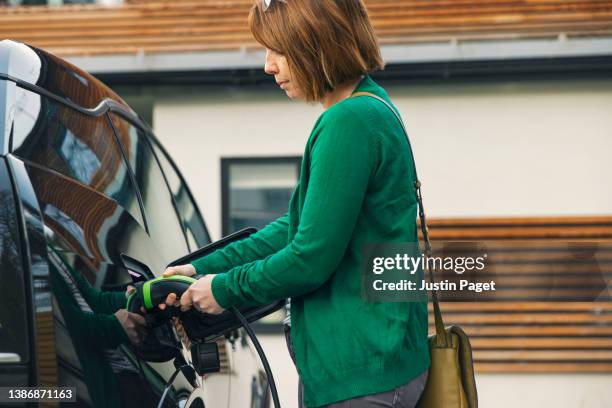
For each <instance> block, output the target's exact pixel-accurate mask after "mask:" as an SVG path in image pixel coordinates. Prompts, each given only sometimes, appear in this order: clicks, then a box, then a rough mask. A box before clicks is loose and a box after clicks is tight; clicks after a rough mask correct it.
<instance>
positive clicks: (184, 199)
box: [152, 142, 210, 251]
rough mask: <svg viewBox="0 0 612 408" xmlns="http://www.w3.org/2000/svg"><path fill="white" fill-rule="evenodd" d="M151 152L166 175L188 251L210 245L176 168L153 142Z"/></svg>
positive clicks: (205, 231) (193, 203) (203, 226)
mask: <svg viewBox="0 0 612 408" xmlns="http://www.w3.org/2000/svg"><path fill="white" fill-rule="evenodd" d="M152 145H153V150H155V154H156V155H157V158H158V160H159V164H160V165H161V168H162V170H163V172H164V174H165V175H166V180H167V181H168V187H169V188H170V192H171V193H172V197H173V198H174V202H175V203H176V208H177V210H178V213H179V218H180V219H181V223H182V225H183V229H184V230H185V233H186V235H187V243H188V244H189V249H190V251H195V250H196V249H198V248H201V247H203V246H205V245H207V244H209V243H210V236H209V235H208V231H207V230H206V225H205V224H204V220H203V219H202V215H201V214H200V211H199V210H198V207H197V205H196V203H195V202H194V201H193V197H192V195H191V192H190V191H189V189H188V188H187V185H186V184H185V182H184V181H183V178H182V177H181V176H180V174H179V172H178V170H177V169H176V167H175V166H174V165H173V164H172V162H171V160H170V158H169V157H168V156H167V155H166V153H165V152H164V151H163V150H162V148H161V147H160V146H159V145H158V144H157V142H153V143H152Z"/></svg>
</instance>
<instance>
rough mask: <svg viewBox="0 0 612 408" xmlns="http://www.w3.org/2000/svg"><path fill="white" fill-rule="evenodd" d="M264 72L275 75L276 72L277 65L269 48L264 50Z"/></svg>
mask: <svg viewBox="0 0 612 408" xmlns="http://www.w3.org/2000/svg"><path fill="white" fill-rule="evenodd" d="M264 72H265V73H266V74H268V75H276V74H277V73H278V65H277V64H276V60H275V59H274V56H273V55H272V53H271V52H270V50H266V63H265V65H264Z"/></svg>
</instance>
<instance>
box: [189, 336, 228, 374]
mask: <svg viewBox="0 0 612 408" xmlns="http://www.w3.org/2000/svg"><path fill="white" fill-rule="evenodd" d="M191 363H192V364H193V368H194V369H195V370H196V372H197V373H198V375H204V374H207V373H216V372H219V371H220V370H221V361H220V360H219V345H218V344H217V343H216V342H211V343H194V344H193V345H192V346H191Z"/></svg>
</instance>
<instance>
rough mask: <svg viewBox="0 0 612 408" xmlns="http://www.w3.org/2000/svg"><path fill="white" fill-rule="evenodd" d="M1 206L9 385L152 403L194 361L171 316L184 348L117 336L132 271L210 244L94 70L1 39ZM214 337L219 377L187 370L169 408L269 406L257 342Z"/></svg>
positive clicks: (151, 141)
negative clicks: (142, 344) (145, 345)
mask: <svg viewBox="0 0 612 408" xmlns="http://www.w3.org/2000/svg"><path fill="white" fill-rule="evenodd" d="M0 200H1V204H0V299H1V304H0V306H1V308H0V387H7V386H10V387H16V389H17V388H18V387H25V386H38V387H41V386H46V387H58V386H68V387H75V390H76V400H77V404H76V406H83V407H88V406H95V407H103V406H104V407H105V406H108V407H120V406H143V407H144V406H146V407H150V406H157V404H158V401H159V400H160V398H161V395H162V393H163V391H164V389H165V387H166V384H167V382H168V380H169V378H170V376H171V374H172V373H173V372H175V370H176V368H177V366H180V365H181V364H187V365H189V362H190V354H189V349H188V347H189V346H190V344H189V343H190V341H189V339H186V338H185V336H184V335H183V333H184V331H181V330H180V327H179V326H180V324H179V323H177V322H176V321H175V322H174V323H171V322H169V323H168V325H166V326H163V327H162V328H164V329H165V330H168V328H170V332H169V333H166V335H167V336H168V338H167V339H166V340H167V341H169V342H172V341H174V342H175V343H176V342H177V340H178V344H179V347H178V352H176V353H174V354H173V353H172V352H171V353H170V354H167V353H164V350H165V351H167V350H168V348H167V347H168V344H165V345H164V344H157V346H159V347H160V350H161V351H162V352H161V354H159V355H158V357H155V346H156V345H155V344H153V343H151V344H149V346H151V347H152V348H151V347H150V348H149V349H148V351H147V352H148V353H149V355H150V354H151V353H153V354H152V355H153V356H154V357H153V358H143V354H146V353H142V352H141V351H139V350H138V349H137V348H135V347H133V346H131V345H130V344H129V342H127V343H126V342H125V341H122V340H121V339H120V338H117V335H116V333H117V326H118V322H117V319H116V318H115V317H114V313H115V312H116V311H117V310H119V309H120V308H122V307H123V308H124V307H125V306H124V304H125V299H124V298H125V294H124V291H125V289H126V286H127V285H128V284H130V283H131V282H132V281H133V279H134V276H133V275H134V270H135V269H139V268H140V271H137V273H140V274H141V275H143V274H144V275H147V274H149V275H151V276H148V277H153V276H152V272H151V271H153V272H154V273H155V274H159V273H160V272H162V271H163V270H164V269H165V267H166V266H167V265H169V264H172V263H173V261H175V260H177V259H179V258H181V257H184V256H185V254H188V253H191V252H193V251H195V250H197V249H198V248H200V247H203V246H206V245H207V244H209V243H210V237H209V234H208V232H207V229H206V225H205V223H204V220H203V218H202V215H201V213H200V211H199V210H198V207H197V206H196V204H195V202H194V199H193V197H192V195H191V193H190V191H189V188H188V187H187V185H186V184H185V181H184V179H183V177H182V176H181V174H180V173H179V171H178V169H177V167H176V166H175V164H174V162H173V161H172V159H171V158H170V157H169V156H168V154H167V152H166V151H165V150H164V148H163V147H162V146H161V145H160V143H159V141H158V140H157V139H156V138H155V136H154V135H153V133H152V130H151V128H150V127H149V126H148V125H147V124H146V123H144V121H142V120H141V119H140V118H139V117H138V116H137V115H136V114H135V113H134V111H133V110H132V109H131V108H130V107H129V106H128V105H127V104H126V103H125V102H124V101H123V100H122V99H121V98H119V97H118V96H117V95H116V94H115V93H114V92H113V91H111V90H110V89H109V88H108V87H106V86H105V85H103V84H102V83H101V82H99V81H98V80H96V79H95V78H94V77H92V76H91V75H89V74H87V73H86V72H83V71H82V70H80V69H78V68H76V67H74V66H72V65H70V64H69V63H67V62H65V61H63V60H61V59H59V58H57V57H55V56H53V55H51V54H49V53H47V52H45V51H42V50H40V49H37V48H35V47H31V46H28V45H26V44H22V43H18V42H14V41H10V40H4V41H1V42H0ZM184 259H185V258H183V260H184ZM134 265H136V266H134ZM141 277H142V276H141ZM145 277H146V276H145ZM119 327H121V326H119ZM217 334H218V336H217V339H216V343H217V344H218V345H219V355H220V359H219V360H220V371H218V372H217V373H213V374H206V375H197V373H196V374H194V372H193V370H191V371H190V370H184V371H183V372H182V373H181V375H179V376H178V377H177V379H176V381H174V382H173V383H172V386H171V387H169V392H168V394H167V396H166V398H165V402H164V406H168V407H177V406H180V407H201V406H204V405H206V406H212V407H217V406H219V407H221V406H223V407H227V406H230V404H229V402H228V399H229V396H230V394H231V395H232V401H231V406H235V407H236V406H246V405H250V406H263V405H265V404H266V403H267V392H266V387H267V382H266V379H265V376H264V375H262V372H261V371H260V369H259V368H258V367H259V366H258V364H256V362H255V360H254V359H255V354H254V353H253V352H252V350H251V349H250V347H251V344H250V343H249V342H248V341H247V340H246V339H245V338H244V336H242V337H240V334H241V331H237V330H234V329H232V331H231V332H223V333H221V332H220V333H217ZM222 334H223V336H221V335H222ZM160 336H161V338H162V339H163V335H160ZM212 337H215V336H211V338H212ZM155 339H157V341H160V340H159V337H157V338H154V340H155ZM124 340H125V339H124ZM152 341H153V340H152ZM161 343H163V341H161ZM170 346H172V344H171V345H170ZM164 347H166V349H164ZM181 348H182V350H181ZM230 377H232V379H231V381H230ZM68 406H75V404H69V405H68Z"/></svg>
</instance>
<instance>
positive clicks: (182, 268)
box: [163, 264, 196, 278]
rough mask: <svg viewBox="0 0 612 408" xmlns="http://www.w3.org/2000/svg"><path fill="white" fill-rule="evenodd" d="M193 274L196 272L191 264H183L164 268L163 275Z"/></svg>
mask: <svg viewBox="0 0 612 408" xmlns="http://www.w3.org/2000/svg"><path fill="white" fill-rule="evenodd" d="M195 274H196V270H195V268H194V267H193V265H192V264H185V265H177V266H170V267H168V268H166V270H165V271H164V274H163V276H164V277H165V278H167V277H169V276H173V275H182V276H193V275H195Z"/></svg>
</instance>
